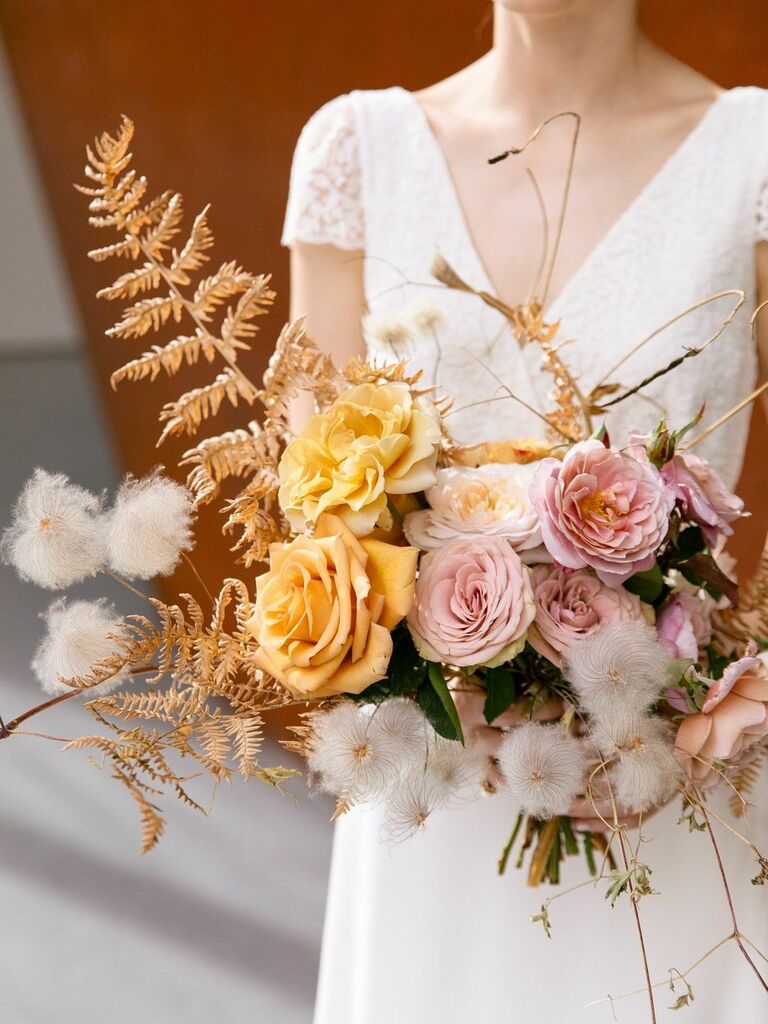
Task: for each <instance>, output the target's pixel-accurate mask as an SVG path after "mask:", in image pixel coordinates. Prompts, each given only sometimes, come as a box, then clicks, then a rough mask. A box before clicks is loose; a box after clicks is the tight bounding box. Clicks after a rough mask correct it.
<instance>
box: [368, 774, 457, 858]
mask: <svg viewBox="0 0 768 1024" xmlns="http://www.w3.org/2000/svg"><path fill="white" fill-rule="evenodd" d="M444 803H445V792H444V790H443V788H442V787H441V786H440V785H439V784H436V783H435V781H434V780H433V779H432V778H430V777H429V776H427V775H425V774H418V773H416V774H414V775H412V776H410V777H407V778H405V779H403V781H402V782H401V784H400V785H399V786H397V787H396V788H395V789H393V790H392V791H391V793H389V795H388V799H387V802H386V805H385V818H384V823H383V825H382V827H381V838H382V839H383V840H384V842H385V843H390V844H394V843H401V842H404V841H405V840H406V839H411V838H412V837H413V836H415V835H416V834H417V833H418V832H420V831H421V830H422V829H423V828H424V827H425V825H426V823H427V820H428V819H429V817H430V815H431V814H433V813H434V812H435V811H436V810H437V809H438V808H439V807H441V806H442V805H443V804H444Z"/></svg>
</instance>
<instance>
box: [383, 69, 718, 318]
mask: <svg viewBox="0 0 768 1024" xmlns="http://www.w3.org/2000/svg"><path fill="white" fill-rule="evenodd" d="M397 88H398V89H399V91H400V93H401V94H402V95H403V96H404V97H405V98H406V100H407V102H408V104H409V106H410V107H411V108H412V110H413V112H414V113H415V114H416V116H417V118H418V121H419V123H420V126H421V130H422V132H423V133H424V135H425V136H426V138H427V141H428V143H429V145H430V147H431V149H432V153H433V155H434V158H435V161H436V163H437V164H438V166H439V167H440V173H441V175H442V178H443V185H444V188H445V191H446V195H447V197H448V199H449V201H450V203H451V205H452V207H453V213H454V216H455V218H456V222H457V225H458V229H459V231H460V233H461V235H463V240H464V243H465V245H466V248H467V252H468V253H469V254H470V256H471V258H472V260H473V261H474V263H475V272H476V273H477V274H478V276H479V280H478V282H477V286H478V287H480V288H482V289H484V290H488V291H490V292H491V293H492V294H493V295H498V290H497V288H496V285H495V283H494V282H493V280H492V279H491V274H490V272H489V269H488V267H487V264H486V262H485V260H484V259H483V256H482V255H481V253H480V250H479V249H478V247H477V243H476V241H475V235H474V233H473V231H472V226H471V225H470V223H469V219H468V217H467V214H466V210H465V208H464V204H463V203H462V201H461V197H460V196H459V191H458V189H457V187H456V181H455V179H454V176H453V172H452V171H451V168H450V165H449V163H448V158H447V156H446V154H445V150H444V149H443V146H442V144H441V143H440V140H439V139H438V137H437V134H436V133H435V130H434V128H433V127H432V125H431V123H430V121H429V117H428V116H427V112H426V110H425V109H424V107H423V106H422V105H421V104H420V103H419V101H418V100H417V99H416V97H415V96H414V94H413V93H412V92H409V91H408V90H407V89H404V88H402V87H401V86H398V87H397ZM734 92H736V89H725V90H723V92H721V93H720V94H719V96H717V97H716V98H715V99H714V100H713V101H712V102H711V103H710V104H709V106H708V107H707V109H706V110H705V111H704V113H703V114H702V115H701V117H700V118H699V120H698V121H697V122H696V124H695V125H694V126H693V128H691V130H690V131H689V132H688V133H687V134H686V135H685V136H684V137H683V138H682V139H681V141H680V142H679V143H678V144H677V146H676V147H675V148H674V149H673V150H672V152H671V153H670V154H669V156H667V157H666V159H665V160H663V161H662V163H661V164H660V166H659V167H658V168H657V169H656V170H655V171H654V173H653V174H652V175H651V176H650V178H649V179H648V181H647V182H646V183H645V184H644V185H643V187H642V188H641V189H640V190H639V191H638V192H637V193H636V194H635V196H634V197H633V198H632V199H631V200H630V201H629V203H628V204H627V205H626V206H625V207H624V209H623V210H622V211H621V212H620V213H619V214H618V216H617V217H616V218H615V219H614V220H613V221H612V223H611V224H610V226H609V227H608V228H607V229H606V231H605V232H604V234H603V235H601V237H600V238H599V239H598V241H597V243H596V244H595V245H594V246H593V247H592V249H590V250H589V252H588V253H587V254H586V256H585V257H584V259H583V260H582V261H581V262H580V263H579V265H578V266H577V267H576V269H575V270H574V271H573V272H572V273H571V274H570V275H569V276H568V277H567V278H566V280H565V283H564V284H563V286H562V288H561V289H560V291H559V292H558V294H557V295H556V296H555V298H554V299H551V300H549V301H548V302H547V304H546V308H545V311H544V314H545V317H546V318H547V319H548V320H555V319H557V316H556V315H555V311H556V310H559V309H560V307H561V306H562V305H563V302H564V301H565V299H566V298H567V297H568V295H569V294H570V292H571V291H572V290H573V289H574V288H575V287H576V285H577V284H578V281H579V280H580V279H581V278H582V277H583V276H584V275H585V274H586V273H587V272H588V270H589V269H590V268H591V267H592V266H593V264H594V263H596V262H597V260H598V259H599V258H600V256H601V254H602V252H603V250H604V249H607V248H608V246H609V245H610V243H611V241H612V240H613V239H614V238H615V237H616V236H617V235H618V234H619V233H620V232H621V230H622V229H623V228H624V225H625V224H626V222H627V221H628V220H629V219H630V217H632V216H633V215H634V214H635V213H636V211H637V209H638V208H639V207H641V206H642V204H643V203H644V202H645V201H647V199H648V197H649V196H650V195H652V194H653V192H654V191H655V190H656V189H657V188H658V186H659V183H660V182H662V181H663V180H664V179H665V178H666V177H667V176H668V175H669V174H670V173H671V172H672V171H673V170H674V168H675V166H676V165H677V164H678V163H679V162H680V161H681V160H682V159H683V158H684V157H685V156H686V155H687V154H688V152H689V150H690V149H692V148H693V146H694V144H695V143H696V142H697V141H698V139H699V137H700V136H701V135H702V134H704V131H705V129H706V128H708V127H709V124H710V123H711V121H712V119H713V117H714V115H715V114H716V113H717V112H718V111H719V110H720V109H721V108H722V106H723V104H724V101H725V100H726V98H727V97H729V96H731V95H732V94H733V93H734ZM566 229H567V218H566Z"/></svg>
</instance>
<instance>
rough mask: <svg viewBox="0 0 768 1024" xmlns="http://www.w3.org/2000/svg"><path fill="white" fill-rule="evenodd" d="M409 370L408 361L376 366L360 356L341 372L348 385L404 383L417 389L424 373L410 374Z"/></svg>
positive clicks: (419, 371)
mask: <svg viewBox="0 0 768 1024" xmlns="http://www.w3.org/2000/svg"><path fill="white" fill-rule="evenodd" d="M408 370H409V363H408V361H407V360H406V359H402V360H400V362H399V363H384V364H382V365H381V366H374V365H373V364H372V363H369V362H366V360H365V359H362V358H361V357H360V356H354V357H353V358H352V359H350V361H349V362H348V363H347V365H346V366H345V367H344V369H343V370H342V371H341V376H342V378H343V379H344V380H345V381H346V383H347V384H385V383H391V382H393V381H402V382H403V383H404V384H408V386H409V387H415V386H416V384H418V383H419V381H420V380H421V378H422V376H423V371H422V370H417V371H416V372H415V373H409V372H408Z"/></svg>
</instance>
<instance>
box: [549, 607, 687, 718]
mask: <svg viewBox="0 0 768 1024" xmlns="http://www.w3.org/2000/svg"><path fill="white" fill-rule="evenodd" d="M670 668H671V662H670V659H669V657H668V656H667V654H666V653H665V651H664V649H663V647H662V646H661V643H660V642H659V639H658V636H657V635H656V631H655V630H654V629H653V627H652V626H648V625H646V624H645V623H644V622H610V623H607V624H606V625H604V626H602V627H601V628H600V629H598V630H596V631H595V632H594V633H592V634H590V635H589V636H587V637H585V638H584V639H583V640H579V641H578V643H575V644H574V645H573V646H572V647H571V648H570V650H568V651H567V652H566V654H565V657H564V664H563V674H564V675H565V678H566V679H567V680H568V682H569V683H570V684H571V686H573V688H574V690H575V691H576V693H577V694H578V695H579V697H580V698H581V703H582V705H583V706H584V707H585V708H586V709H587V711H589V713H590V714H591V715H592V716H593V717H595V718H597V719H598V720H599V719H601V718H603V717H605V716H609V715H611V714H612V713H613V712H614V711H615V710H616V709H617V708H622V707H623V708H625V709H628V710H631V711H638V712H639V711H644V710H645V709H646V708H648V707H649V706H650V705H651V704H652V703H653V702H654V701H655V700H656V699H657V698H658V697H659V695H660V693H661V692H662V690H663V689H664V688H665V686H667V685H668V682H669V678H670Z"/></svg>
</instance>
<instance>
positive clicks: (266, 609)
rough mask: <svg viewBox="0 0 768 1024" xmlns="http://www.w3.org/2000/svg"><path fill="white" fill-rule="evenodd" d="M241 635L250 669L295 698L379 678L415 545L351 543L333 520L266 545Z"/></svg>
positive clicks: (404, 609)
mask: <svg viewBox="0 0 768 1024" xmlns="http://www.w3.org/2000/svg"><path fill="white" fill-rule="evenodd" d="M269 555H270V567H269V569H268V570H267V572H265V573H263V574H262V575H261V576H259V577H258V579H257V580H256V603H255V610H254V613H253V616H252V618H251V619H250V621H249V622H248V631H249V633H250V634H251V635H252V636H253V637H254V638H255V639H256V641H257V642H258V644H259V648H258V650H257V651H256V653H255V655H254V660H255V661H256V664H257V665H258V666H259V667H260V668H262V669H264V671H265V672H268V673H269V674H270V675H272V676H274V677H275V678H276V679H277V680H279V682H281V683H282V684H283V685H284V686H285V687H286V688H287V689H288V690H290V691H291V693H292V694H293V695H294V696H296V697H308V698H309V697H327V696H330V695H332V694H337V693H361V692H362V691H363V690H364V689H366V687H368V686H370V685H371V683H375V682H376V681H377V680H379V679H383V678H384V676H385V675H386V673H387V666H388V665H389V659H390V656H391V654H392V636H391V630H392V629H394V627H395V626H396V625H397V623H398V622H399V621H400V620H401V619H402V618H403V617H404V616H405V615H407V613H408V612H409V610H410V608H411V604H412V603H413V590H414V580H415V577H416V560H417V558H418V552H417V551H416V549H415V548H409V547H398V546H395V545H393V544H386V543H384V542H383V541H380V540H373V539H371V538H368V539H365V540H358V539H357V538H356V537H355V536H354V535H353V534H352V532H351V531H350V530H349V529H348V528H347V527H346V526H345V525H344V523H343V522H342V521H341V519H339V518H338V517H337V516H332V515H328V514H325V515H321V516H320V517H319V519H318V521H317V527H316V529H315V533H314V536H312V537H306V536H303V535H302V536H299V537H296V538H295V539H294V540H292V541H290V543H286V544H273V545H271V547H270V551H269Z"/></svg>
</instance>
